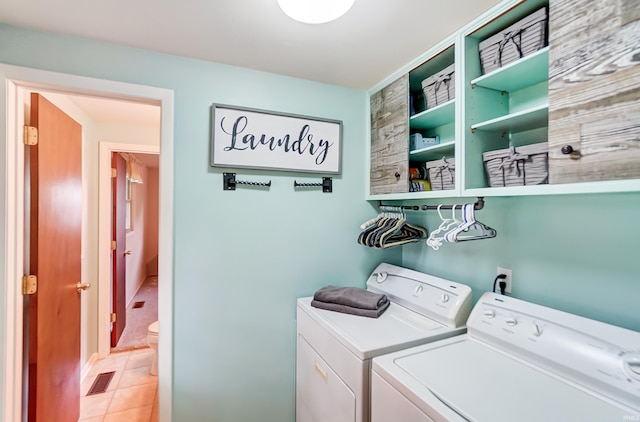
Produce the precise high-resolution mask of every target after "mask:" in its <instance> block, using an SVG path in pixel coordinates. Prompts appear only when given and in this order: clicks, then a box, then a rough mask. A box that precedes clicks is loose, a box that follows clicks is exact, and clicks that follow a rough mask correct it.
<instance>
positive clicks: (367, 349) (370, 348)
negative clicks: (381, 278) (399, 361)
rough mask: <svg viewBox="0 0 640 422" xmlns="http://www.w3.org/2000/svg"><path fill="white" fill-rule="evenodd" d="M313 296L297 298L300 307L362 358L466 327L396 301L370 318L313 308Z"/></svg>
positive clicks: (450, 334)
mask: <svg viewBox="0 0 640 422" xmlns="http://www.w3.org/2000/svg"><path fill="white" fill-rule="evenodd" d="M312 299H313V298H312V297H306V298H300V299H298V307H299V308H300V309H301V310H302V311H304V312H305V313H307V314H308V315H309V316H310V317H311V318H312V319H313V320H315V321H316V322H317V323H318V324H320V325H321V326H322V327H323V328H325V329H326V330H327V331H328V332H329V333H330V334H331V335H332V336H334V337H335V338H336V339H337V340H338V341H340V342H341V343H342V344H343V345H344V346H345V347H346V348H348V349H349V350H350V351H351V352H352V353H353V354H354V355H356V356H357V357H358V358H359V359H361V360H364V359H369V358H371V357H373V356H378V355H380V354H384V353H390V352H393V351H396V350H400V349H404V348H407V347H411V346H416V345H419V344H424V343H427V342H430V341H435V340H439V339H441V338H446V337H450V336H452V335H455V334H459V333H462V332H464V330H465V328H464V327H460V328H450V327H447V326H445V325H443V324H441V323H439V322H436V321H433V320H431V319H429V318H427V317H424V316H422V315H419V314H417V313H415V312H413V311H410V310H408V309H406V308H404V307H402V306H399V305H397V304H395V303H393V302H392V303H391V304H390V305H389V308H387V310H386V311H385V312H384V313H383V314H382V315H380V317H378V318H367V317H362V316H357V315H351V314H345V313H341V312H335V311H328V310H325V309H319V308H314V307H313V306H311V300H312Z"/></svg>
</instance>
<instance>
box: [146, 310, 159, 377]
mask: <svg viewBox="0 0 640 422" xmlns="http://www.w3.org/2000/svg"><path fill="white" fill-rule="evenodd" d="M147 344H148V345H149V347H151V348H152V349H153V363H152V364H151V370H150V371H149V373H150V374H151V375H158V321H156V322H154V323H151V324H150V325H149V329H148V330H147Z"/></svg>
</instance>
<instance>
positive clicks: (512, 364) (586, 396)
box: [383, 336, 635, 422]
mask: <svg viewBox="0 0 640 422" xmlns="http://www.w3.org/2000/svg"><path fill="white" fill-rule="evenodd" d="M440 343H443V344H442V345H440ZM391 362H392V363H393V365H395V366H397V368H395V369H394V368H390V366H392V365H389V364H390V363H391ZM383 365H384V369H385V370H387V373H388V374H391V375H392V376H394V375H393V374H394V373H396V372H395V371H398V368H399V369H400V370H401V371H400V372H404V373H405V374H407V375H409V377H410V378H412V379H413V381H412V382H411V383H412V384H413V389H414V390H415V389H416V388H415V387H416V386H418V388H417V389H418V390H421V391H414V390H412V391H413V393H414V394H417V395H418V397H421V398H422V399H423V400H425V401H428V400H432V401H433V400H439V401H440V402H442V403H444V404H446V405H447V406H448V407H449V408H451V409H452V410H454V411H455V412H456V413H458V414H459V415H461V416H463V417H464V418H466V419H467V420H470V421H492V422H502V421H504V422H511V421H513V420H518V421H519V422H524V421H531V422H539V421H553V420H575V421H581V420H585V421H586V420H593V421H596V420H597V421H605V420H606V421H616V420H624V416H625V415H626V416H627V417H629V415H630V410H629V409H626V410H625V408H623V407H622V405H620V406H618V405H616V404H614V402H611V401H608V400H607V399H604V398H602V397H601V396H597V395H594V394H593V393H590V392H588V391H587V390H585V389H582V388H580V387H578V386H577V385H574V384H569V383H567V382H566V381H564V380H563V379H561V378H559V377H556V376H554V375H552V374H551V373H548V372H546V371H543V370H540V369H538V368H536V367H533V366H530V365H528V364H526V363H524V362H523V361H521V360H519V359H517V358H515V357H511V356H510V355H507V354H504V353H501V352H498V351H496V350H494V349H492V348H490V347H489V346H486V345H484V344H482V343H479V342H478V341H475V340H473V339H470V338H469V337H468V336H464V337H461V339H460V340H459V341H445V342H438V343H434V344H429V345H427V346H424V347H423V348H421V351H420V352H418V353H416V352H415V350H414V351H413V352H411V351H410V350H407V351H402V352H399V353H397V354H396V356H394V359H393V360H386V361H385V363H383ZM416 381H417V382H416ZM634 415H635V413H634Z"/></svg>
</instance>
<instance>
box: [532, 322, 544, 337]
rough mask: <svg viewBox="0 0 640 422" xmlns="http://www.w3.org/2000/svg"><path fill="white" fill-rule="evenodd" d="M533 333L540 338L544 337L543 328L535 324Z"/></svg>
mask: <svg viewBox="0 0 640 422" xmlns="http://www.w3.org/2000/svg"><path fill="white" fill-rule="evenodd" d="M531 332H532V333H533V335H534V336H536V337H540V336H541V335H542V327H541V326H539V325H538V324H536V323H535V322H534V323H533V325H532V327H531Z"/></svg>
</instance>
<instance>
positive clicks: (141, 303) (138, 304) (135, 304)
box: [133, 300, 144, 309]
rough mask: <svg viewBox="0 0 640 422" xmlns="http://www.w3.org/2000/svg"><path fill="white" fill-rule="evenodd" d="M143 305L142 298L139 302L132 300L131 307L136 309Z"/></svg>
mask: <svg viewBox="0 0 640 422" xmlns="http://www.w3.org/2000/svg"><path fill="white" fill-rule="evenodd" d="M143 306H144V300H143V301H141V302H134V303H133V309H138V308H142V307H143Z"/></svg>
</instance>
